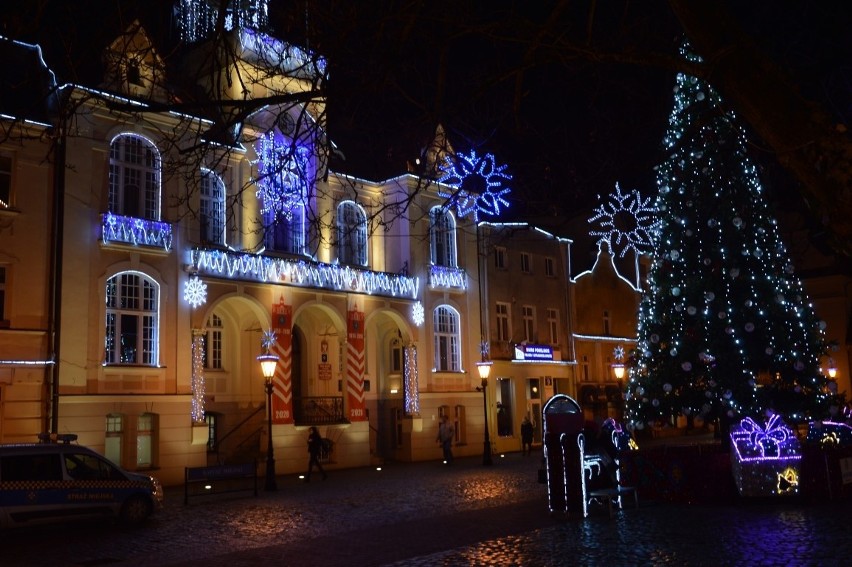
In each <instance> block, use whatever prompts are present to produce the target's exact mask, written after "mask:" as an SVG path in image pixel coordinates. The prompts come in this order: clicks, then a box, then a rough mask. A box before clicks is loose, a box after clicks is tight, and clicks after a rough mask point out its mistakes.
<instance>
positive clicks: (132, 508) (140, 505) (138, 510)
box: [121, 496, 151, 524]
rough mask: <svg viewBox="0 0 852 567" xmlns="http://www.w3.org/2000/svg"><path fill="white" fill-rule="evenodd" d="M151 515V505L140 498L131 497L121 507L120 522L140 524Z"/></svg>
mask: <svg viewBox="0 0 852 567" xmlns="http://www.w3.org/2000/svg"><path fill="white" fill-rule="evenodd" d="M150 515H151V503H150V502H149V501H148V500H147V499H145V498H144V497H142V496H131V497H130V498H128V499H127V500H125V502H124V504H123V505H122V507H121V521H123V522H125V523H127V524H141V523H142V522H144V521H145V520H147V519H148V516H150Z"/></svg>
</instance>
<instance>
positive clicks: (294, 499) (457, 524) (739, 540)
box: [0, 454, 852, 567]
mask: <svg viewBox="0 0 852 567" xmlns="http://www.w3.org/2000/svg"><path fill="white" fill-rule="evenodd" d="M538 468H539V460H538V459H536V458H530V457H523V456H521V455H520V454H509V455H507V456H506V457H505V458H496V459H495V463H494V466H492V467H484V466H482V464H481V459H457V460H456V463H455V464H454V465H452V466H444V465H441V464H440V463H437V462H428V463H414V464H394V463H391V464H388V465H386V466H385V467H383V469H382V470H381V471H378V470H375V469H371V468H364V469H354V470H343V471H336V470H330V471H329V479H328V480H327V481H325V482H323V481H321V480H320V479H319V478H317V479H315V480H314V481H313V482H311V483H310V484H305V483H302V482H301V481H299V480H298V479H297V478H296V477H295V476H287V477H279V478H278V488H279V490H278V491H277V492H274V493H264V492H260V493H259V495H258V496H257V497H254V496H253V495H252V494H251V493H243V494H233V495H220V496H214V497H205V498H198V499H194V500H191V501H190V504H189V505H188V506H184V504H183V489H182V487H175V488H172V489H167V492H166V506H165V509H164V511H163V512H162V513H161V514H159V515H158V516H157V517H156V518H155V519H153V520H152V521H150V522H149V523H147V524H146V525H144V526H142V527H139V528H128V527H124V526H122V525H120V524H118V523H116V522H105V521H96V522H84V523H77V524H63V525H53V526H42V527H31V528H22V529H13V530H7V531H5V532H2V533H0V565H3V566H12V567H16V566H29V565H52V566H65V565H68V566H73V565H82V566H99V565H118V566H142V565H157V566H160V565H171V566H182V565H186V566H189V565H193V566H196V565H198V564H199V563H203V564H204V565H205V566H206V567H207V566H209V567H219V566H222V567H225V566H227V567H238V566H242V565H252V566H256V565H281V566H295V567H298V566H302V565H304V566H320V567H322V566H329V567H333V566H338V565H347V566H350V567H351V566H356V567H357V566H386V567H387V566H394V567H396V566H400V567H401V566H403V565H404V566H412V565H413V566H415V567H418V566H461V565H530V566H551V565H553V566H555V565H560V566H561V565H607V566H609V565H619V566H620V565H750V566H751V565H814V566H816V565H820V566H827V565H846V564H849V563H850V559H849V558H850V557H852V535H850V526H849V522H848V515H849V512H850V506H849V502H848V501H835V502H829V503H819V504H817V503H805V502H798V501H784V502H772V503H765V502H761V503H755V502H748V501H733V502H719V503H714V504H712V505H688V504H681V503H665V502H649V501H643V500H642V498H641V494H640V506H639V509H633V508H632V507H629V508H627V509H625V510H623V511H619V512H617V514H616V515H615V517H613V518H610V517H609V515H608V514H607V512H606V510H605V509H604V508H600V509H593V510H592V513H591V515H590V517H589V518H586V519H579V518H567V519H565V518H555V517H551V516H550V515H549V514H548V512H547V494H546V487H545V486H544V485H542V484H539V483H538V482H537V474H536V473H537V470H538Z"/></svg>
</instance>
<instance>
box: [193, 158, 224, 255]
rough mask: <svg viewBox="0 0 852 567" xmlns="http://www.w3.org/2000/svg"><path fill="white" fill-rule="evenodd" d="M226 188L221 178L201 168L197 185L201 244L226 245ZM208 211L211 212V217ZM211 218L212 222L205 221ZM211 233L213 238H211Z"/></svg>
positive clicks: (209, 170)
mask: <svg viewBox="0 0 852 567" xmlns="http://www.w3.org/2000/svg"><path fill="white" fill-rule="evenodd" d="M226 195H227V187H226V186H225V182H224V181H223V180H222V177H221V176H219V175H218V174H217V173H216V172H215V171H213V170H211V169H207V168H204V167H202V168H201V179H200V180H199V183H198V223H199V227H198V230H199V233H200V235H201V238H200V240H201V242H204V243H207V244H214V245H217V246H225V245H226V244H227V239H226V234H227V227H226V226H225V223H226V221H225V197H226ZM208 209H212V210H213V214H212V215H211V214H210V213H209V212H208ZM210 218H212V221H210V220H207V219H210ZM211 233H212V234H213V238H211V236H210V235H211Z"/></svg>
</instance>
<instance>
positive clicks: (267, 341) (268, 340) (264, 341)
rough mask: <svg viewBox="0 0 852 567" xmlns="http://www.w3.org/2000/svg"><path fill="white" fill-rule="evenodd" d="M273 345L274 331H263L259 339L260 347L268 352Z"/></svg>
mask: <svg viewBox="0 0 852 567" xmlns="http://www.w3.org/2000/svg"><path fill="white" fill-rule="evenodd" d="M273 345H275V331H273V330H272V329H267V330H265V331H263V335H262V336H261V337H260V346H262V347H263V349H264V351H265V352H269V349H271V348H272V347H273Z"/></svg>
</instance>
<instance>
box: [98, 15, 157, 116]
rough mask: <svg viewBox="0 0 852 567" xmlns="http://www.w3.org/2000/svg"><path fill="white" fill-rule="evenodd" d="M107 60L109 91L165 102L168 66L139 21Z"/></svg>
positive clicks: (112, 47) (114, 44)
mask: <svg viewBox="0 0 852 567" xmlns="http://www.w3.org/2000/svg"><path fill="white" fill-rule="evenodd" d="M104 59H105V68H106V76H105V82H106V87H107V88H108V89H110V90H112V91H115V92H119V93H123V94H125V95H127V96H128V97H131V98H136V99H147V100H150V99H155V100H164V99H165V98H166V94H165V93H166V89H165V86H164V84H165V65H164V64H163V60H162V59H161V58H160V56H159V54H158V53H157V51H156V49H154V45H153V44H152V43H151V40H150V39H149V37H148V34H147V33H146V32H145V29H144V28H143V27H142V25H141V24H140V23H139V21H138V20H137V21H134V22H133V23H132V24H131V25H130V26H129V27H128V28H127V29H126V30H125V32H124V33H123V34H121V35H120V36H118V37H117V38H116V39H115V40H114V41H113V42H112V43H111V44H110V45H109V47H107V50H106V53H105V55H104Z"/></svg>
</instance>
